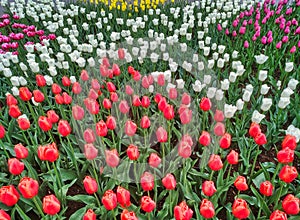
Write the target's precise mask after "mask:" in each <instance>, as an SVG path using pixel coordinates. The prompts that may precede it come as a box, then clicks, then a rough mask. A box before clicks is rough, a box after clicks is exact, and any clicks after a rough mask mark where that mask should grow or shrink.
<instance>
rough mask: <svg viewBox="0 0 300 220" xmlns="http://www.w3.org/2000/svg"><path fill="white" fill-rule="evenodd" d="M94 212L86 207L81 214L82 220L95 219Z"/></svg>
mask: <svg viewBox="0 0 300 220" xmlns="http://www.w3.org/2000/svg"><path fill="white" fill-rule="evenodd" d="M96 217H97V216H96V214H95V212H94V211H93V210H92V209H88V210H87V211H86V213H85V214H84V215H83V218H82V220H96Z"/></svg>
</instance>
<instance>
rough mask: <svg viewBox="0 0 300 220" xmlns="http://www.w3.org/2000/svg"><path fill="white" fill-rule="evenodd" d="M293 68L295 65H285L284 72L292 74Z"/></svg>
mask: <svg viewBox="0 0 300 220" xmlns="http://www.w3.org/2000/svg"><path fill="white" fill-rule="evenodd" d="M293 68H294V63H293V62H288V63H285V68H284V71H285V72H287V73H290V72H292V70H293Z"/></svg>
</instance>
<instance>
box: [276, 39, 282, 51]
mask: <svg viewBox="0 0 300 220" xmlns="http://www.w3.org/2000/svg"><path fill="white" fill-rule="evenodd" d="M281 46H282V41H279V42H278V43H277V44H276V48H277V49H280V48H281Z"/></svg>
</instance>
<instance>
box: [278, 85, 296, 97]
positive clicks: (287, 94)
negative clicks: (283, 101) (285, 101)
mask: <svg viewBox="0 0 300 220" xmlns="http://www.w3.org/2000/svg"><path fill="white" fill-rule="evenodd" d="M292 94H294V91H293V90H291V89H290V88H289V87H287V88H285V89H284V90H283V91H282V93H281V97H287V98H289V97H290V96H291V95H292Z"/></svg>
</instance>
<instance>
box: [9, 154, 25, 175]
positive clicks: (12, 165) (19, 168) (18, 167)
mask: <svg viewBox="0 0 300 220" xmlns="http://www.w3.org/2000/svg"><path fill="white" fill-rule="evenodd" d="M7 164H8V171H9V172H10V173H11V174H13V175H20V174H21V173H22V172H23V170H24V163H22V162H21V161H20V160H19V159H17V158H9V159H8V161H7Z"/></svg>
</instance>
